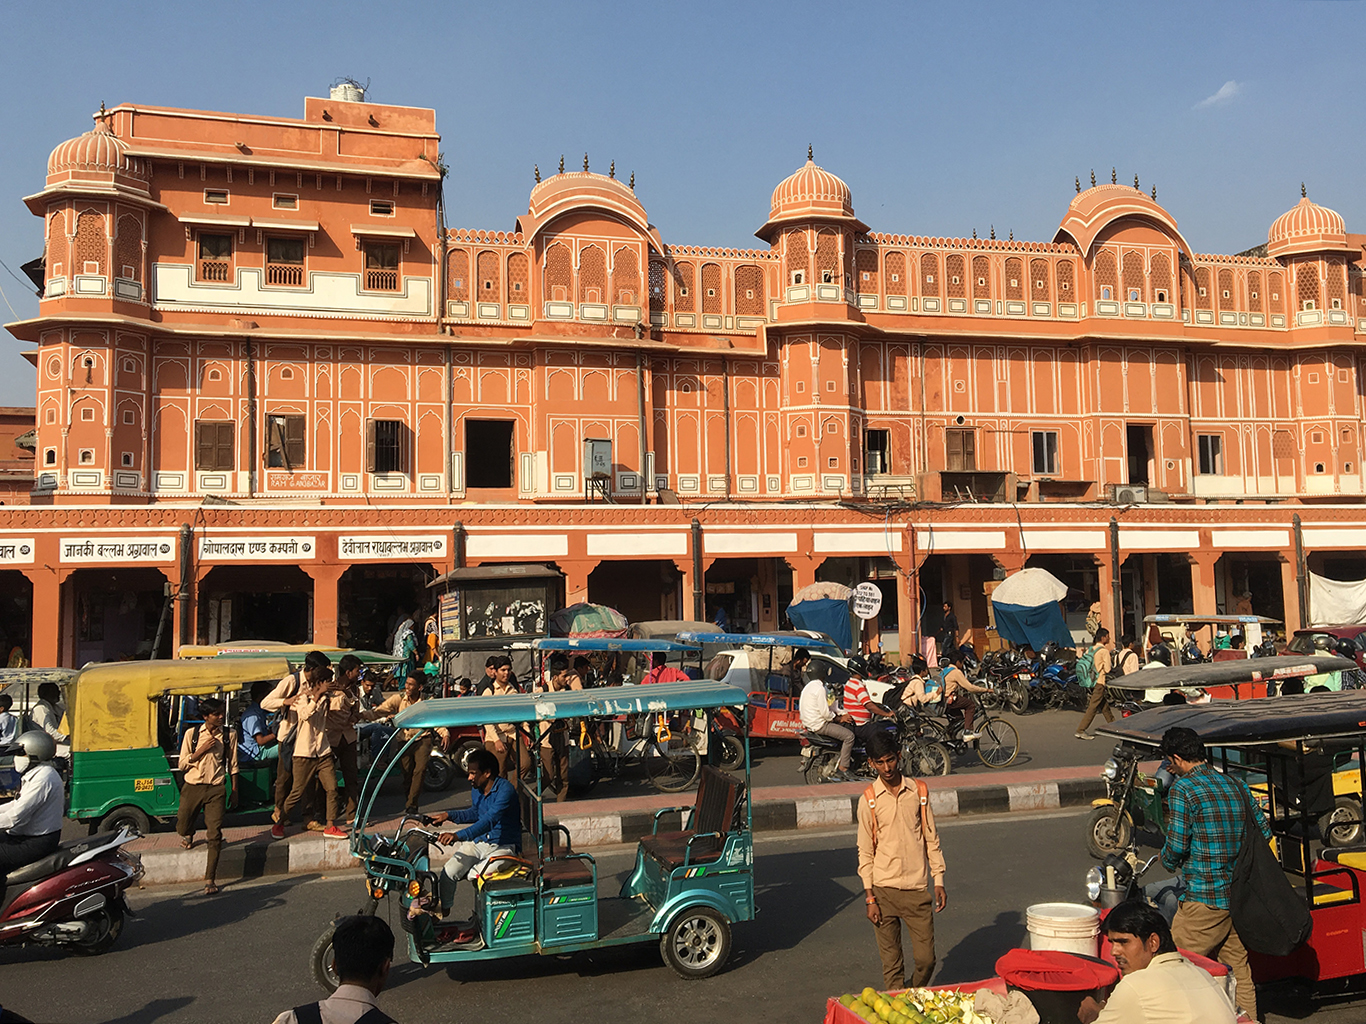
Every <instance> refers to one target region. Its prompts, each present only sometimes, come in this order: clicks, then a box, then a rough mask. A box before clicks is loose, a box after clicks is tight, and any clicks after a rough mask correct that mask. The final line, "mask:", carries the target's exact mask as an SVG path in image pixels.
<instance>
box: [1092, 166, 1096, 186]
mask: <svg viewBox="0 0 1366 1024" xmlns="http://www.w3.org/2000/svg"><path fill="white" fill-rule="evenodd" d="M1091 187H1092V188H1095V187H1096V169H1095V168H1094V167H1092V168H1091Z"/></svg>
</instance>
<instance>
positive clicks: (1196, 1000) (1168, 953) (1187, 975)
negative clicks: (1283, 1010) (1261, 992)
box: [1077, 899, 1237, 1024]
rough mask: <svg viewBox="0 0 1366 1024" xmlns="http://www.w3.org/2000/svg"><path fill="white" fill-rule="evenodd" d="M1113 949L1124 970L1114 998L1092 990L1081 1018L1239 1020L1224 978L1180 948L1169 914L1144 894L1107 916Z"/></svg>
mask: <svg viewBox="0 0 1366 1024" xmlns="http://www.w3.org/2000/svg"><path fill="white" fill-rule="evenodd" d="M1104 928H1105V934H1106V935H1107V936H1109V939H1110V955H1111V957H1113V958H1114V961H1115V964H1116V966H1118V967H1119V970H1120V973H1121V974H1122V975H1123V977H1122V978H1120V980H1119V984H1118V985H1116V986H1115V988H1114V991H1113V992H1111V993H1110V998H1109V999H1108V1000H1106V1001H1105V1002H1104V1003H1098V1002H1096V1000H1095V999H1093V998H1091V997H1090V996H1087V997H1086V998H1085V999H1083V1000H1082V1003H1081V1008H1080V1009H1079V1010H1078V1011H1077V1018H1078V1020H1080V1022H1081V1024H1234V1022H1235V1020H1236V1019H1237V1015H1236V1014H1235V1013H1234V1012H1233V1006H1232V1005H1231V1004H1230V1003H1229V1001H1228V996H1226V995H1225V994H1224V991H1223V989H1222V988H1221V987H1220V985H1219V983H1218V982H1217V981H1215V980H1214V979H1213V978H1212V977H1210V975H1209V974H1208V973H1207V972H1206V971H1204V970H1202V969H1201V968H1199V967H1197V966H1196V965H1195V964H1193V963H1191V962H1190V961H1189V960H1187V959H1186V958H1185V957H1183V956H1182V955H1181V954H1180V953H1178V952H1177V951H1176V943H1175V942H1173V941H1172V933H1171V929H1169V928H1168V927H1167V919H1166V918H1164V917H1163V916H1162V914H1161V913H1160V912H1159V911H1158V910H1157V909H1156V908H1155V907H1150V906H1149V905H1148V904H1147V903H1146V902H1145V901H1144V900H1141V899H1138V900H1127V901H1125V902H1124V903H1121V904H1120V905H1119V906H1117V907H1115V908H1114V909H1113V910H1112V911H1110V913H1109V914H1108V915H1106V918H1105V924H1104Z"/></svg>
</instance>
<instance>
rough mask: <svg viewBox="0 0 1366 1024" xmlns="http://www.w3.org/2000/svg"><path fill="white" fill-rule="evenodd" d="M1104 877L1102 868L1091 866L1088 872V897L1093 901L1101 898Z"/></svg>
mask: <svg viewBox="0 0 1366 1024" xmlns="http://www.w3.org/2000/svg"><path fill="white" fill-rule="evenodd" d="M1102 877H1103V876H1102V875H1101V873H1100V868H1091V870H1089V871H1088V872H1086V898H1087V899H1088V900H1090V901H1091V902H1093V903H1094V902H1095V901H1096V900H1098V899H1100V885H1101V881H1102Z"/></svg>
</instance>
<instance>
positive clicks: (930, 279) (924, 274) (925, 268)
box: [920, 252, 939, 296]
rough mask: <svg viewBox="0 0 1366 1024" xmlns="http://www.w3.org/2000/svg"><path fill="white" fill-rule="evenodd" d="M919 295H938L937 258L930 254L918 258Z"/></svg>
mask: <svg viewBox="0 0 1366 1024" xmlns="http://www.w3.org/2000/svg"><path fill="white" fill-rule="evenodd" d="M920 294H921V295H929V296H937V295H938V294H939V257H938V256H936V255H935V254H934V253H932V252H927V253H925V255H923V256H921V257H920Z"/></svg>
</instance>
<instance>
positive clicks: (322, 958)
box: [308, 921, 341, 992]
mask: <svg viewBox="0 0 1366 1024" xmlns="http://www.w3.org/2000/svg"><path fill="white" fill-rule="evenodd" d="M336 930H337V922H336V921H333V922H332V923H331V924H329V925H328V926H327V927H326V928H324V929H323V933H322V934H321V935H319V936H318V941H317V942H315V943H313V951H312V952H311V953H309V954H308V963H309V966H310V967H312V969H313V980H314V981H316V982H317V983H318V984H319V985H321V986H322V987H323V988H325V989H326V990H327V991H328V992H335V991H336V990H337V986H338V985H340V984H341V976H340V975H339V974H338V973H337V957H336V953H335V952H333V949H332V933H333V932H335V931H336Z"/></svg>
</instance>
